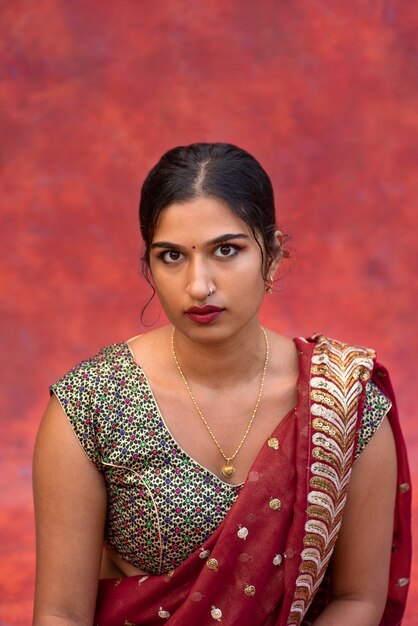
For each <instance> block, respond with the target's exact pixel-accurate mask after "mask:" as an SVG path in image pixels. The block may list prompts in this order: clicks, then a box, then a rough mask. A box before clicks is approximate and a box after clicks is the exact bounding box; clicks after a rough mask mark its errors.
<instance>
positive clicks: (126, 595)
mask: <svg viewBox="0 0 418 626" xmlns="http://www.w3.org/2000/svg"><path fill="white" fill-rule="evenodd" d="M140 223H141V232H142V236H143V239H144V243H145V254H144V259H143V260H144V264H145V268H146V272H147V276H148V277H149V279H150V281H151V282H152V285H153V287H154V289H155V291H156V293H157V295H158V298H159V300H160V302H161V305H162V307H163V309H164V311H165V313H166V314H167V317H168V319H169V320H170V324H169V325H168V326H165V327H162V328H159V329H157V330H153V331H151V332H149V333H146V334H144V335H138V336H137V337H134V338H132V339H130V340H129V341H127V342H122V343H117V344H113V345H111V346H108V347H106V348H104V349H102V350H101V351H100V352H99V353H98V354H97V355H95V356H93V357H91V358H89V359H87V360H85V361H83V362H82V363H80V364H79V365H77V366H76V367H75V368H74V369H73V370H71V371H70V372H69V373H68V374H66V375H65V376H64V377H63V378H62V379H61V380H60V381H58V382H57V383H56V384H55V385H53V386H52V388H51V396H52V397H51V400H50V403H49V406H48V408H47V410H46V413H45V415H44V417H43V420H42V423H41V426H40V430H39V435H38V438H37V443H36V449H35V459H34V490H35V506H36V528H37V546H38V566H37V584H36V600H35V614H34V615H35V617H34V624H35V626H69V625H80V626H81V625H83V626H84V625H89V626H91V625H92V624H94V625H97V626H122V625H129V624H135V625H138V626H139V625H141V626H151V625H154V624H161V623H164V621H168V622H169V623H170V624H173V625H184V624H187V625H194V624H199V625H201V626H206V625H210V624H215V623H217V622H220V623H222V624H224V626H232V625H239V626H246V625H248V626H261V625H264V626H267V625H275V626H285V625H286V624H297V625H299V624H315V626H331V625H336V624H338V626H345V625H347V626H352V625H353V624H356V626H373V625H378V624H385V625H387V626H389V625H390V626H395V625H396V624H399V623H400V621H401V618H402V614H403V609H404V604H405V599H406V590H407V583H408V576H409V564H410V534H409V507H410V490H409V478H408V468H407V462H406V455H405V449H404V445H403V441H402V436H401V434H400V430H399V424H398V421H397V414H396V408H395V403H394V398H393V393H392V389H391V386H390V382H389V378H388V375H387V372H386V371H385V370H384V368H383V367H382V366H380V365H377V364H376V362H375V355H374V352H373V351H372V350H369V349H367V348H362V347H358V346H349V345H347V344H344V343H340V342H338V341H335V340H330V339H327V338H326V337H323V336H316V337H313V338H310V339H308V340H306V339H294V340H292V339H289V338H287V337H285V336H282V335H279V334H277V333H274V332H272V331H270V330H268V329H264V328H262V327H261V326H260V323H259V319H258V312H259V309H260V306H261V303H262V301H263V298H264V296H265V294H266V293H269V292H270V291H271V288H272V284H273V279H274V276H275V274H276V270H277V268H278V266H279V264H280V262H281V260H282V258H283V256H284V255H285V254H286V251H285V249H284V242H285V237H284V235H283V234H282V232H281V231H280V230H278V229H277V227H276V222H275V209H274V200H273V190H272V187H271V183H270V180H269V178H268V176H267V174H266V173H265V171H264V170H263V169H262V167H261V166H260V164H259V163H258V162H257V161H256V160H255V159H254V158H253V157H252V156H251V155H249V154H248V153H247V152H245V151H243V150H241V149H239V148H237V147H235V146H232V145H228V144H193V145H191V146H188V147H179V148H174V149H173V150H170V151H169V152H167V153H166V154H165V155H164V156H163V157H162V158H161V160H160V161H159V163H158V164H157V165H156V166H155V167H154V168H153V169H152V170H151V172H150V173H149V175H148V177H147V179H146V181H145V183H144V185H143V189H142V195H141V204H140ZM80 444H81V445H80ZM394 519H395V523H394Z"/></svg>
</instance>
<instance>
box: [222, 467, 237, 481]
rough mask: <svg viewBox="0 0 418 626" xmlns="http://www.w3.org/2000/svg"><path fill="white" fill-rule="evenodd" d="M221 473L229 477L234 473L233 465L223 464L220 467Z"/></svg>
mask: <svg viewBox="0 0 418 626" xmlns="http://www.w3.org/2000/svg"><path fill="white" fill-rule="evenodd" d="M222 474H223V475H224V476H226V477H227V478H231V476H233V475H234V474H235V467H234V466H233V465H224V466H223V468H222Z"/></svg>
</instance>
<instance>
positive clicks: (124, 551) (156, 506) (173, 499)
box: [50, 342, 391, 574]
mask: <svg viewBox="0 0 418 626" xmlns="http://www.w3.org/2000/svg"><path fill="white" fill-rule="evenodd" d="M50 391H51V393H54V394H55V395H56V396H57V398H58V400H59V402H60V404H61V406H62V408H63V410H64V412H65V414H66V415H67V417H68V420H69V422H70V424H71V426H72V428H73V430H74V433H75V434H76V436H77V439H78V441H79V442H80V444H81V446H82V447H83V449H84V451H85V453H86V454H87V456H88V458H89V459H90V461H91V462H92V463H93V464H94V466H95V467H96V468H97V469H98V470H99V471H100V472H102V473H103V476H104V479H105V482H106V488H107V495H108V505H107V519H106V528H105V539H106V542H107V544H108V545H109V547H110V548H111V550H112V551H113V552H114V553H115V554H117V555H118V556H120V557H121V558H123V559H124V560H126V561H128V562H129V563H131V564H133V565H135V566H136V567H138V568H140V569H142V570H144V571H146V572H148V573H151V574H162V573H167V572H169V571H170V570H172V569H174V568H175V567H177V566H178V565H180V564H181V563H182V562H183V561H184V560H185V559H186V558H187V557H188V556H189V555H190V554H192V553H193V552H194V551H195V550H196V549H198V548H199V547H200V546H202V545H203V544H204V543H205V541H206V540H207V539H208V537H209V536H210V535H211V534H212V533H213V532H214V530H215V529H216V528H217V527H218V526H219V524H220V523H221V522H222V520H223V518H224V517H225V515H226V513H227V512H228V510H229V508H230V507H231V506H232V504H233V503H234V502H235V500H236V499H237V497H238V494H239V492H240V490H241V488H242V485H230V484H229V483H226V482H224V481H223V480H222V479H221V478H219V477H218V476H216V475H215V474H213V473H212V472H210V471H209V470H208V469H206V468H205V467H203V466H202V465H200V464H199V463H197V461H195V460H194V459H193V458H192V457H190V456H189V455H188V454H187V453H186V452H184V450H183V449H182V448H181V447H180V446H179V445H178V443H177V442H176V441H175V439H174V438H173V437H172V435H171V433H170V431H169V430H168V428H167V426H166V424H165V422H164V419H163V417H162V415H161V413H160V411H159V409H158V406H157V403H156V401H155V398H154V396H153V393H152V390H151V388H150V385H149V383H148V381H147V378H146V376H145V373H144V371H143V370H142V369H141V367H140V366H139V365H138V364H137V363H136V362H135V360H134V357H133V354H132V352H131V350H130V348H129V346H128V344H127V343H126V342H123V343H116V344H112V345H110V346H107V347H105V348H102V349H101V350H100V351H99V352H98V353H97V354H96V355H95V356H93V357H91V358H89V359H87V360H85V361H82V362H81V363H79V364H78V365H76V366H75V367H74V368H73V369H72V370H70V371H69V372H68V373H67V374H66V375H65V376H63V377H62V378H61V379H60V380H59V381H58V382H57V383H55V384H54V385H52V386H51V388H50ZM390 406H391V403H390V400H388V398H387V397H386V396H385V395H384V394H383V393H382V392H381V391H380V390H379V388H378V387H377V386H376V385H375V384H374V383H372V382H369V383H367V386H366V402H365V406H364V411H363V417H362V426H361V432H360V437H359V440H358V445H357V451H356V457H358V456H359V454H360V453H361V452H362V450H363V449H364V448H365V447H366V445H367V443H368V442H369V441H370V439H371V437H372V436H373V434H374V433H375V432H376V430H377V428H378V427H379V425H380V423H381V422H382V420H383V417H384V416H385V415H386V413H387V412H388V411H389V409H390ZM205 556H206V555H204V554H203V553H202V558H204V557H205Z"/></svg>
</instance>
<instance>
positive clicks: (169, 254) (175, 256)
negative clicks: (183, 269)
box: [161, 250, 183, 263]
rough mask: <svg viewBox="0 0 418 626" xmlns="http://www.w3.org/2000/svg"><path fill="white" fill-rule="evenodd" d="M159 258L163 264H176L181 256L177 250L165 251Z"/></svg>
mask: <svg viewBox="0 0 418 626" xmlns="http://www.w3.org/2000/svg"><path fill="white" fill-rule="evenodd" d="M161 258H162V260H163V261H164V263H176V262H177V261H180V260H181V259H182V258H183V255H182V253H181V252H179V251H178V250H166V251H165V252H163V253H162V254H161Z"/></svg>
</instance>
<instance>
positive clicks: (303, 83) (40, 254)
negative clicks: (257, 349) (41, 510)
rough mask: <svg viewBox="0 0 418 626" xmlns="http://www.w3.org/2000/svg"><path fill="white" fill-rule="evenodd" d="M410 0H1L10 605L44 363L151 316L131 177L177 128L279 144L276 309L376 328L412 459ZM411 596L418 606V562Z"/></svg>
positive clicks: (339, 326) (1, 572)
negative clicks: (287, 249) (281, 262)
mask: <svg viewBox="0 0 418 626" xmlns="http://www.w3.org/2000/svg"><path fill="white" fill-rule="evenodd" d="M415 10H416V3H415V2H414V1H413V0H411V1H409V0H399V1H396V0H385V1H379V0H374V1H373V2H370V1H369V0H364V1H362V0H350V2H335V1H334V0H282V1H277V0H257V1H255V0H239V1H238V0H237V1H233V0H230V1H228V0H214V1H210V2H200V1H198V0H181V1H180V0H161V1H155V0H119V1H118V2H111V1H109V2H106V1H105V2H104V1H103V0H101V1H99V0H38V1H37V2H32V1H31V0H14V1H12V2H11V1H9V0H1V2H0V48H1V61H2V63H1V67H0V72H1V86H0V102H1V143H0V145H1V169H2V173H1V191H0V201H1V231H0V232H1V237H2V245H1V249H0V254H1V259H2V266H1V284H2V298H1V301H0V306H1V331H2V350H1V359H2V366H3V372H2V374H1V379H0V382H1V385H2V388H3V389H2V394H1V399H2V412H1V425H2V428H1V437H2V445H1V448H0V455H1V456H0V462H1V467H2V469H1V472H0V489H1V514H0V515H1V516H0V536H1V548H0V550H1V554H0V556H1V567H0V624H1V625H2V626H6V625H16V626H17V625H22V624H29V623H30V615H31V607H32V593H33V581H34V533H33V513H32V500H31V469H30V463H31V453H32V447H33V441H34V436H35V432H36V429H37V425H38V423H39V420H40V417H41V414H42V412H43V409H44V407H45V404H46V402H47V399H48V391H47V389H48V384H50V383H51V382H53V381H55V380H56V379H57V378H58V377H59V376H60V375H62V374H63V373H64V372H65V371H66V370H68V369H69V367H70V366H72V365H73V364H74V363H75V362H77V361H78V360H80V359H81V358H83V357H85V356H87V355H89V354H91V353H94V352H95V351H97V349H98V348H100V347H101V346H102V345H104V344H106V343H111V342H113V341H119V340H123V339H127V338H128V337H130V336H132V335H135V334H137V333H138V332H141V331H142V330H143V327H142V325H141V322H140V311H141V308H142V306H143V305H144V303H145V301H146V299H147V298H148V296H149V293H150V292H149V289H148V287H147V285H146V284H145V283H144V281H143V280H142V278H141V277H140V275H139V256H140V242H139V234H138V228H137V201H138V191H139V187H140V183H141V181H142V180H143V178H144V176H145V174H146V172H147V171H148V169H149V168H150V167H151V166H152V165H153V164H154V162H155V161H156V160H157V158H158V157H159V156H160V155H161V153H162V152H163V151H165V150H166V149H168V148H170V147H172V146H174V145H178V144H187V143H190V142H193V141H219V140H220V141H229V142H233V143H237V144H238V145H240V146H242V147H244V148H246V149H248V150H249V151H250V152H252V153H253V154H254V155H255V156H256V157H257V158H258V159H259V160H260V161H261V162H262V163H263V164H264V166H265V167H266V169H267V170H268V172H269V173H270V174H271V176H272V179H273V182H274V186H275V190H276V197H277V213H278V221H279V223H280V224H281V225H282V226H283V227H284V229H285V230H286V231H287V232H288V233H289V234H290V235H291V249H292V255H293V258H292V260H291V261H290V262H289V263H288V264H287V267H286V269H285V271H284V272H283V274H284V275H283V277H282V280H281V281H280V282H279V283H278V284H277V287H276V293H275V294H274V295H273V296H271V297H270V298H269V299H268V302H267V303H266V307H265V309H264V312H263V321H264V322H265V323H267V324H269V325H271V326H272V327H274V328H275V329H277V330H280V331H281V332H283V333H286V334H289V335H306V334H310V333H312V332H313V331H322V332H323V333H326V334H328V335H330V336H335V337H338V338H342V339H345V340H347V341H352V342H358V343H364V344H366V345H371V346H374V347H375V348H376V349H377V350H378V353H379V357H380V360H381V361H383V362H384V363H385V364H386V365H387V366H388V367H389V368H390V370H391V371H392V373H393V380H394V383H395V385H396V388H397V390H398V397H399V406H400V409H401V412H402V415H403V421H404V429H405V434H406V437H407V441H408V445H409V449H410V454H411V464H412V468H413V471H414V473H415V475H416V474H418V456H417V452H418V428H417V426H416V422H415V420H416V400H415V385H416V381H415V378H416V369H415V373H414V370H413V367H414V364H415V365H416V362H415V356H416V354H417V349H418V345H417V343H418V342H417V328H416V310H417V306H418V295H417V294H418V290H417V286H418V285H417V282H418V281H417V276H418V267H417V227H418V224H417V208H416V205H415V207H414V202H415V201H416V198H417V191H418V190H417V179H416V157H417V154H416V149H417V146H416V143H415V144H414V133H416V130H417V126H418V122H417V111H418V94H417V58H418V55H417V52H418V50H417V47H418V44H417V42H418V37H417V36H416V31H415V33H414V29H413V25H414V17H415V15H414V11H415ZM415 23H416V22H415ZM414 150H415V154H414ZM414 157H415V163H414ZM158 315H159V311H158V307H154V308H153V307H151V309H150V310H149V312H148V314H147V318H146V319H147V320H148V322H149V323H151V322H152V321H154V320H156V319H157V318H158ZM161 322H162V318H160V321H159V322H158V323H161ZM416 507H417V500H416V499H415V509H416ZM407 616H408V617H407V619H406V620H405V624H407V625H409V626H411V625H412V624H416V623H417V618H418V585H417V583H416V582H414V581H413V582H412V585H411V591H410V602H409V607H408V612H407Z"/></svg>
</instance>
